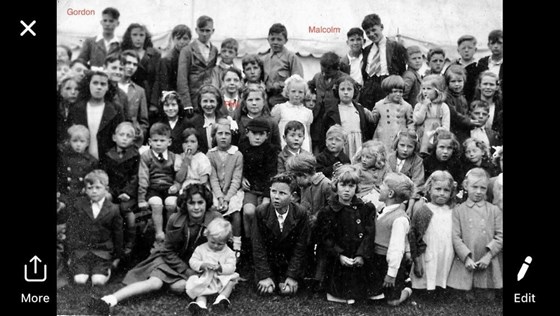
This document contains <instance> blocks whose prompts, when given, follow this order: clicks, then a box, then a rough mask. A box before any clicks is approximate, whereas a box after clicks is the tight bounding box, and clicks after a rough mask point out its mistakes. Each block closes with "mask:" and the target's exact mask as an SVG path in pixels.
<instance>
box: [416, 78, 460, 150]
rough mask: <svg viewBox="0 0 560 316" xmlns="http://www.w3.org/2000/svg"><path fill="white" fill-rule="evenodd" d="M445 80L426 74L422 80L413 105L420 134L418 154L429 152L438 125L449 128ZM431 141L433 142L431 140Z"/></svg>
mask: <svg viewBox="0 0 560 316" xmlns="http://www.w3.org/2000/svg"><path fill="white" fill-rule="evenodd" d="M444 89H445V80H444V78H443V76H440V75H428V76H426V77H424V79H423V80H422V92H421V93H420V94H418V103H416V105H415V106H414V113H413V119H414V124H415V125H416V131H417V132H418V135H419V136H420V139H421V141H420V156H422V157H425V156H427V155H428V154H429V153H430V152H431V146H430V143H431V141H430V140H431V139H432V138H433V134H434V132H435V130H436V129H437V128H438V127H443V128H445V129H446V130H449V127H450V125H451V116H450V112H449V106H447V104H446V103H445V102H444V101H445V91H444ZM432 143H433V142H432Z"/></svg>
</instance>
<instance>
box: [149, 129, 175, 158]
mask: <svg viewBox="0 0 560 316" xmlns="http://www.w3.org/2000/svg"><path fill="white" fill-rule="evenodd" d="M148 144H149V145H150V148H151V149H152V150H153V151H155V152H156V153H158V154H160V153H163V152H164V151H166V150H167V147H169V146H171V138H170V137H169V136H165V135H157V134H156V135H152V136H150V138H148Z"/></svg>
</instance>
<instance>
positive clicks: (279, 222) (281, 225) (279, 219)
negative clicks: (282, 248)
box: [278, 214, 285, 232]
mask: <svg viewBox="0 0 560 316" xmlns="http://www.w3.org/2000/svg"><path fill="white" fill-rule="evenodd" d="M284 216H285V214H282V215H278V225H280V232H282V230H283V229H284Z"/></svg>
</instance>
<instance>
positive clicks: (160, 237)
mask: <svg viewBox="0 0 560 316" xmlns="http://www.w3.org/2000/svg"><path fill="white" fill-rule="evenodd" d="M164 240H165V233H164V232H161V233H156V241H157V242H163V241H164Z"/></svg>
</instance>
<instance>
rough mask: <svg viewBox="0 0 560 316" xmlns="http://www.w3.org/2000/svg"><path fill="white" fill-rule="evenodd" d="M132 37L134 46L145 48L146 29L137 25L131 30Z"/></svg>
mask: <svg viewBox="0 0 560 316" xmlns="http://www.w3.org/2000/svg"><path fill="white" fill-rule="evenodd" d="M130 39H131V40H132V46H133V47H134V48H136V49H140V48H144V42H145V41H146V31H145V30H144V28H142V27H135V28H133V29H132V30H130Z"/></svg>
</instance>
